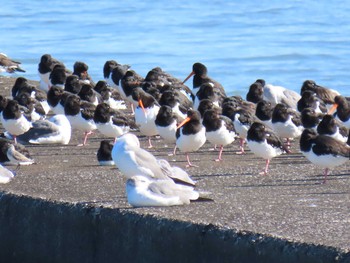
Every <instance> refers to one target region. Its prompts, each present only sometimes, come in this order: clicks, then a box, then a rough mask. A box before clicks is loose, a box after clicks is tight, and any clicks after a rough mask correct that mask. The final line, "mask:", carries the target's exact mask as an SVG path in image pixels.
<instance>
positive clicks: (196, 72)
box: [182, 62, 226, 98]
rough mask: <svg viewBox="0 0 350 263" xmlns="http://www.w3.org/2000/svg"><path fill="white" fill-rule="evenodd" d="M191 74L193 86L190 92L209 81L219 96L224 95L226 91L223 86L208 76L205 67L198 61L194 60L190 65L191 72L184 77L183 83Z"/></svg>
mask: <svg viewBox="0 0 350 263" xmlns="http://www.w3.org/2000/svg"><path fill="white" fill-rule="evenodd" d="M192 76H193V85H192V86H193V87H192V93H193V94H196V93H197V91H198V89H199V87H200V86H201V85H202V84H204V83H210V84H211V85H212V86H213V87H214V91H215V93H216V94H218V96H219V97H220V98H225V97H226V92H225V89H224V87H223V86H222V85H221V84H220V83H219V82H218V81H216V80H214V79H212V78H210V77H209V76H208V69H207V67H206V66H205V65H204V64H202V63H199V62H196V63H194V64H193V65H192V71H191V73H190V74H189V75H188V76H187V77H186V79H185V80H184V81H183V82H182V83H185V82H186V81H187V80H188V79H189V78H191V77H192Z"/></svg>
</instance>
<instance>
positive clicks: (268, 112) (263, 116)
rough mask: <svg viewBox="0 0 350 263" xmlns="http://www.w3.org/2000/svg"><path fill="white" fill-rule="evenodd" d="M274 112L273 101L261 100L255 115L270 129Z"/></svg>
mask: <svg viewBox="0 0 350 263" xmlns="http://www.w3.org/2000/svg"><path fill="white" fill-rule="evenodd" d="M272 112H273V106H272V104H271V102H269V101H266V100H260V101H259V102H258V103H257V104H256V109H255V116H256V117H257V118H258V119H259V120H260V121H261V122H263V123H264V124H265V125H266V126H267V127H269V128H270V129H272Z"/></svg>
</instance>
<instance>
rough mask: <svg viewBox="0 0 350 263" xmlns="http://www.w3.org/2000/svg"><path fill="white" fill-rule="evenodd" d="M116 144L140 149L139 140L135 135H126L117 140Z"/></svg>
mask: <svg viewBox="0 0 350 263" xmlns="http://www.w3.org/2000/svg"><path fill="white" fill-rule="evenodd" d="M116 143H122V144H126V145H129V146H133V147H140V141H139V138H137V136H136V135H135V134H132V133H126V134H123V135H122V136H120V137H119V138H118V139H117V142H116Z"/></svg>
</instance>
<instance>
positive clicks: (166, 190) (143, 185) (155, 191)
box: [126, 175, 200, 207]
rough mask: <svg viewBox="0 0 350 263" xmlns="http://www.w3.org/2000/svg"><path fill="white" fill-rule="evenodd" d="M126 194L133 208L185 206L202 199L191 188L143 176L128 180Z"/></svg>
mask: <svg viewBox="0 0 350 263" xmlns="http://www.w3.org/2000/svg"><path fill="white" fill-rule="evenodd" d="M126 194H127V199H128V203H129V204H130V205H132V206H133V207H142V206H174V205H185V204H189V203H190V201H191V200H197V199H198V198H199V197H200V194H199V192H198V191H195V190H194V188H193V187H191V186H185V185H181V184H176V183H174V182H173V181H171V180H153V179H150V178H147V177H145V176H142V175H136V176H132V177H131V178H129V179H128V180H127V182H126Z"/></svg>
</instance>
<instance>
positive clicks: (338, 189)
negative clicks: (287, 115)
mask: <svg viewBox="0 0 350 263" xmlns="http://www.w3.org/2000/svg"><path fill="white" fill-rule="evenodd" d="M12 85H13V79H11V78H3V77H0V90H1V92H2V93H3V94H6V95H8V94H9V91H10V89H11V87H12ZM1 130H2V131H3V129H1ZM102 139H105V138H104V137H103V136H102V135H101V134H100V133H98V132H96V133H95V134H93V135H92V136H91V138H89V140H88V145H87V146H85V147H77V146H76V145H77V144H79V143H80V142H81V140H82V134H81V133H80V132H78V131H73V137H72V140H71V143H70V144H69V145H67V146H62V145H39V146H34V145H28V146H26V147H27V148H28V150H29V152H30V153H31V155H32V157H33V158H34V159H35V160H36V162H37V164H35V165H30V166H22V167H20V169H19V170H18V171H17V176H16V177H15V178H14V179H13V181H11V182H10V183H9V184H5V185H0V224H1V227H0V247H1V249H0V259H1V260H0V262H21V263H23V262H50V263H51V262H350V252H349V249H350V224H349V223H350V188H349V185H350V176H349V164H350V163H349V162H348V163H346V164H345V165H343V166H340V167H338V168H336V169H333V170H331V175H330V177H329V180H328V182H327V183H326V184H321V182H322V180H323V176H322V172H323V171H322V169H320V168H318V167H315V166H314V165H313V164H311V163H310V162H309V161H307V160H306V159H305V158H304V157H303V156H302V155H301V154H300V153H299V152H298V141H295V142H293V144H292V154H288V155H282V156H280V157H277V158H274V159H273V160H272V161H271V164H270V174H269V175H268V176H261V175H259V172H260V171H261V170H262V169H263V167H264V164H265V162H264V160H262V159H260V158H258V157H255V156H254V155H253V154H252V153H251V152H249V151H247V154H245V155H237V154H236V152H237V151H238V142H234V143H233V144H232V145H230V146H229V147H226V148H225V149H224V153H223V162H215V161H214V159H215V158H216V157H217V154H218V152H217V151H215V150H213V149H212V148H213V145H210V144H209V143H206V144H205V145H204V147H202V148H201V149H200V150H199V151H198V152H196V153H193V154H191V160H192V161H193V163H194V164H196V165H199V168H188V169H187V171H188V173H189V174H190V175H191V176H192V178H193V179H194V180H196V181H197V188H198V189H199V190H204V191H210V192H211V198H213V199H214V202H193V203H191V204H190V205H187V206H180V207H162V208H154V207H150V208H132V207H131V206H130V205H129V204H128V203H127V200H126V197H125V178H123V176H122V175H121V174H120V172H119V171H118V170H117V169H116V168H114V167H101V166H99V165H98V162H97V158H96V152H97V149H98V147H99V142H100V141H101V140H102ZM140 140H141V145H142V146H143V147H144V148H146V147H147V139H146V138H145V137H143V136H140ZM154 146H155V147H154V148H153V149H150V151H151V152H152V153H153V154H154V155H156V156H157V157H159V158H164V159H167V160H168V161H169V162H170V163H171V164H172V165H177V166H179V167H182V168H184V167H185V164H186V162H185V161H186V158H185V155H184V154H183V153H181V152H178V154H177V155H176V156H168V153H170V152H171V151H172V146H170V145H169V146H168V147H165V146H164V143H163V142H162V140H160V139H156V138H155V139H154ZM9 168H10V169H11V168H12V169H15V168H16V167H9Z"/></svg>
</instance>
